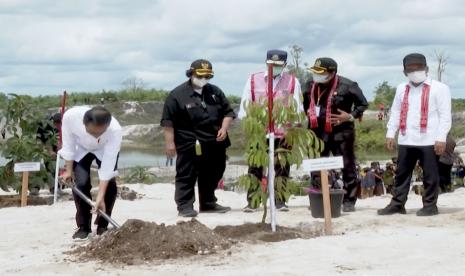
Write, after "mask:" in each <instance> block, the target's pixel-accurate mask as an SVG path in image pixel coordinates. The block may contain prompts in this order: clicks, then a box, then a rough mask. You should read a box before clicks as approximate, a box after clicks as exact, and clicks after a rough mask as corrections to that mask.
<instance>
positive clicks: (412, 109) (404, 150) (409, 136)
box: [378, 53, 451, 216]
mask: <svg viewBox="0 0 465 276" xmlns="http://www.w3.org/2000/svg"><path fill="white" fill-rule="evenodd" d="M403 64H404V74H405V76H406V77H407V78H408V79H409V82H407V83H402V84H400V85H399V86H398V87H397V91H396V96H395V98H394V102H393V104H392V109H391V117H390V119H389V123H388V130H387V134H386V147H387V148H388V149H389V150H393V149H394V146H395V141H394V137H395V135H396V132H397V131H399V136H398V144H399V147H398V166H397V173H396V178H395V183H394V195H393V197H392V200H391V203H389V205H388V206H386V207H385V208H384V209H380V210H378V214H379V215H391V214H395V213H400V214H405V213H406V211H405V207H404V205H405V202H406V201H407V196H408V192H409V188H410V180H411V178H412V172H413V170H414V168H415V165H416V163H417V161H419V162H420V165H421V166H422V168H423V185H424V188H425V192H424V194H423V208H422V209H420V210H419V211H418V212H417V213H416V214H417V216H432V215H437V214H438V213H439V212H438V207H437V205H436V203H437V199H438V193H439V174H438V156H439V155H441V154H442V153H443V152H444V150H445V147H446V138H447V134H448V132H449V130H450V128H451V96H450V91H449V87H448V86H447V85H445V84H443V83H441V82H438V81H435V80H432V79H431V78H429V77H428V66H427V64H426V58H425V56H424V55H422V54H417V53H413V54H409V55H407V56H406V57H405V58H404V60H403Z"/></svg>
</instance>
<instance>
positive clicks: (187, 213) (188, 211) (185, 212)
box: [178, 208, 198, 218]
mask: <svg viewBox="0 0 465 276" xmlns="http://www.w3.org/2000/svg"><path fill="white" fill-rule="evenodd" d="M197 214H198V213H197V211H196V210H194V208H184V209H182V210H179V213H178V216H180V217H185V218H194V217H196V216H197Z"/></svg>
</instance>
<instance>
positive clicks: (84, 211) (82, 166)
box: [73, 153, 118, 231]
mask: <svg viewBox="0 0 465 276" xmlns="http://www.w3.org/2000/svg"><path fill="white" fill-rule="evenodd" d="M94 160H95V161H96V162H97V165H98V167H99V168H100V165H101V161H100V160H98V159H97V157H95V155H94V154H92V153H88V154H87V155H86V156H84V157H83V158H82V159H81V160H80V161H79V162H76V161H74V164H73V167H74V179H75V180H74V181H75V183H76V188H77V189H79V190H80V191H81V192H83V193H84V194H85V195H86V196H87V197H88V198H90V199H92V196H91V193H90V190H91V189H92V185H91V182H90V167H91V165H92V162H93V161H94ZM117 166H118V161H116V164H115V170H116V169H117ZM116 195H117V187H116V180H115V178H112V179H111V180H110V181H109V183H108V187H107V190H106V193H105V208H106V213H107V214H108V215H109V216H111V211H112V210H113V206H114V205H115V200H116ZM73 197H74V203H75V205H76V224H77V226H78V227H84V228H85V229H87V230H88V231H91V224H92V213H91V210H92V208H91V207H90V206H89V205H88V204H87V203H86V202H85V201H84V200H82V199H81V198H80V197H79V196H78V195H76V194H75V193H73ZM95 224H97V227H99V228H104V227H107V226H108V221H106V220H105V219H104V218H102V217H100V216H97V218H96V220H95Z"/></svg>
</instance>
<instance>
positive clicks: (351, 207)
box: [342, 202, 355, 213]
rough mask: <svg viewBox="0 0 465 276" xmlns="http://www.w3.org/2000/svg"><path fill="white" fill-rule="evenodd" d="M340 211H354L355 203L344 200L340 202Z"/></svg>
mask: <svg viewBox="0 0 465 276" xmlns="http://www.w3.org/2000/svg"><path fill="white" fill-rule="evenodd" d="M342 211H343V212H346V213H348V212H355V204H354V203H351V202H346V203H344V204H342Z"/></svg>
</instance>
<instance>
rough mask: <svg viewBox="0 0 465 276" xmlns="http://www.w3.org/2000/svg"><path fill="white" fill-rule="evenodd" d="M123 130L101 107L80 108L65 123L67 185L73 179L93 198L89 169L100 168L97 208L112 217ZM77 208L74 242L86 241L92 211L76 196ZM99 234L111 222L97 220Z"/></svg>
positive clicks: (64, 117)
mask: <svg viewBox="0 0 465 276" xmlns="http://www.w3.org/2000/svg"><path fill="white" fill-rule="evenodd" d="M122 137H123V136H122V131H121V126H120V124H119V123H118V121H117V120H116V119H115V118H113V117H112V116H111V113H110V112H109V111H108V110H106V109H105V108H104V107H102V106H95V107H93V108H90V107H85V106H80V107H74V108H71V109H69V110H68V111H66V113H65V114H64V116H63V122H62V139H63V145H62V148H61V150H60V151H58V154H60V156H61V157H62V158H63V159H64V160H65V161H66V165H65V166H66V171H65V173H64V174H63V175H62V176H61V177H62V179H64V180H65V181H70V180H72V179H74V181H75V183H76V187H77V189H79V190H80V191H82V192H83V193H84V194H85V195H86V196H87V197H89V198H91V193H90V190H91V189H92V185H91V182H90V179H91V178H90V168H91V165H92V162H93V161H94V160H95V161H96V163H97V165H98V168H99V170H98V176H99V190H98V195H97V200H96V206H97V208H99V209H100V210H102V211H104V212H106V213H107V214H108V215H111V211H112V209H113V205H114V203H115V200H116V193H117V188H116V180H115V177H116V176H117V175H118V171H117V166H118V155H119V151H120V148H121V141H122ZM73 196H74V202H75V204H76V210H77V211H76V224H77V226H78V227H79V229H78V230H77V231H76V233H74V235H73V239H86V238H87V236H88V235H89V233H90V232H91V220H92V214H91V207H90V206H89V205H88V204H87V203H86V202H85V201H83V200H82V199H81V198H79V196H77V195H75V194H73ZM95 224H97V234H98V235H101V234H102V233H103V232H105V231H106V230H107V226H108V222H107V221H106V220H105V219H104V218H102V217H99V216H98V217H97V219H96V220H95Z"/></svg>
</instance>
